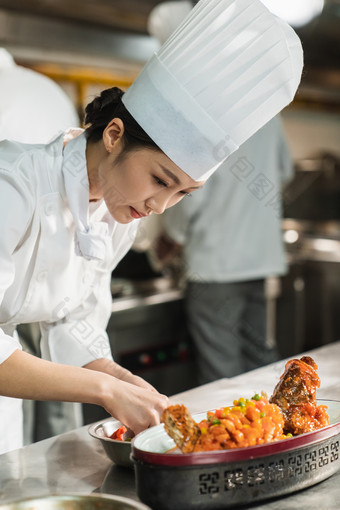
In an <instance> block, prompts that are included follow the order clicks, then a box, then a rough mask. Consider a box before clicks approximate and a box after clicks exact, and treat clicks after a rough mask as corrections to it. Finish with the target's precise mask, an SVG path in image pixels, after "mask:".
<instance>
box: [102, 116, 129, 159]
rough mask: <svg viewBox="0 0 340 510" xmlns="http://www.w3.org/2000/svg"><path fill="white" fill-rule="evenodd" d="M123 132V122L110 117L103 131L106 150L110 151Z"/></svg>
mask: <svg viewBox="0 0 340 510" xmlns="http://www.w3.org/2000/svg"><path fill="white" fill-rule="evenodd" d="M123 134H124V122H123V121H122V120H121V119H119V118H114V119H112V120H111V121H110V122H109V123H108V125H107V126H106V128H105V129H104V131H103V142H104V145H105V149H106V150H107V152H112V150H113V148H114V147H115V145H116V144H117V142H118V141H119V140H121V139H122V137H123Z"/></svg>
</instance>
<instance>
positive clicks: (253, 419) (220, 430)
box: [194, 394, 291, 452]
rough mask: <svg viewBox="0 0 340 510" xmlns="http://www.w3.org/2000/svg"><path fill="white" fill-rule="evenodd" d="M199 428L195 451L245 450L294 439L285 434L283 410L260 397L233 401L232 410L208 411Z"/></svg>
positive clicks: (224, 408) (223, 408)
mask: <svg viewBox="0 0 340 510" xmlns="http://www.w3.org/2000/svg"><path fill="white" fill-rule="evenodd" d="M198 425H199V428H200V431H201V434H200V437H199V439H198V441H197V442H196V444H195V447H194V451H195V452H205V451H213V450H226V449H230V448H243V447H247V446H255V445H259V444H263V443H270V442H273V441H278V440H280V439H286V438H287V437H291V434H288V435H285V434H284V433H283V426H284V419H283V416H282V413H281V410H280V408H279V407H278V406H277V405H275V404H269V402H268V400H267V398H265V397H264V396H261V395H258V394H256V395H254V397H253V398H251V399H244V398H240V399H239V400H234V406H233V407H222V408H220V409H217V410H216V411H214V412H208V413H207V418H206V419H205V420H202V421H201V422H200V423H199V424H198Z"/></svg>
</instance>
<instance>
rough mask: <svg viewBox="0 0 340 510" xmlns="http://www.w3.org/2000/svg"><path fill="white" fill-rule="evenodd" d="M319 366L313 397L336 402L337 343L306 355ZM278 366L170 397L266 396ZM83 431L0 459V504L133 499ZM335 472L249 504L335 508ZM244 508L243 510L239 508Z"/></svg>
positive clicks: (123, 473)
mask: <svg viewBox="0 0 340 510" xmlns="http://www.w3.org/2000/svg"><path fill="white" fill-rule="evenodd" d="M308 354H309V355H311V356H312V357H313V358H314V359H315V361H316V362H317V363H318V365H319V375H320V378H321V381H322V383H321V389H320V390H319V391H318V398H327V399H333V400H338V399H339V400H340V376H339V359H340V342H336V343H332V344H330V345H327V346H324V347H321V348H319V349H315V350H313V351H310V352H309V353H308ZM283 367H284V361H280V362H277V363H274V364H272V365H269V366H267V367H263V368H260V369H257V370H254V371H251V372H248V373H246V374H242V375H240V376H238V377H234V378H232V379H221V380H219V381H216V382H214V383H210V384H207V385H204V386H201V387H199V388H195V389H193V390H189V391H186V392H184V393H181V394H179V395H175V396H174V397H172V399H171V400H172V401H173V402H179V403H183V404H185V405H187V406H188V408H189V410H190V411H191V412H192V413H195V412H199V411H203V410H207V409H212V408H214V407H219V406H221V405H225V404H226V402H229V401H230V400H232V399H234V398H237V397H239V396H251V394H252V393H254V391H260V390H264V391H267V392H268V393H271V392H272V390H273V387H274V385H275V384H276V382H277V380H278V378H279V376H280V375H281V373H282V371H283ZM87 429H88V427H87V426H86V427H81V428H79V429H76V430H74V431H72V432H68V433H66V434H61V435H59V436H56V437H54V438H50V439H46V440H44V441H40V442H39V443H35V444H32V445H29V446H26V447H24V448H21V449H19V450H14V451H13V452H10V453H7V454H3V455H0V504H1V503H4V502H8V501H11V500H17V499H22V498H28V497H33V496H38V495H39V496H40V495H41V496H42V495H49V494H62V493H74V494H75V493H77V494H91V493H107V494H115V495H120V496H125V497H129V498H131V499H134V500H137V499H138V498H137V496H136V491H135V486H134V474H133V470H131V469H127V468H119V467H116V466H115V465H113V464H112V463H111V461H110V460H109V459H108V458H107V457H106V454H105V452H104V450H103V448H102V445H101V443H100V442H99V441H97V440H96V439H94V438H92V437H90V436H89V434H88V431H87ZM339 501H340V471H339V472H337V473H336V474H335V475H333V476H332V477H330V478H328V479H327V480H325V481H323V482H322V483H320V484H318V485H315V486H313V487H310V488H308V489H305V490H303V491H301V492H298V493H294V494H292V495H290V496H286V497H284V498H280V499H277V500H274V501H270V502H268V501H266V502H264V503H263V504H258V505H255V506H254V505H253V506H251V508H252V509H257V510H260V509H261V510H264V509H265V510H302V509H303V510H305V509H307V508H308V509H309V510H310V509H312V510H314V509H315V510H316V509H317V510H319V509H320V508H324V509H325V510H338V509H339ZM243 508H244V507H243Z"/></svg>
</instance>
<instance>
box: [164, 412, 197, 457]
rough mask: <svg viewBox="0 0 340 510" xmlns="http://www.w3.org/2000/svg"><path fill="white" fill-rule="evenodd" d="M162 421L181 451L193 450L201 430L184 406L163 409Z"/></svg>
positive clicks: (188, 451)
mask: <svg viewBox="0 0 340 510" xmlns="http://www.w3.org/2000/svg"><path fill="white" fill-rule="evenodd" d="M162 422H163V423H164V428H165V430H166V432H167V433H168V434H169V436H170V437H171V438H172V439H173V440H174V441H175V443H176V445H177V446H178V448H179V449H180V450H181V451H182V452H183V453H191V452H193V450H194V447H195V444H196V442H197V440H198V438H199V436H200V434H201V431H200V428H199V426H198V425H197V423H196V422H195V421H194V420H193V418H192V417H191V415H190V413H189V411H188V409H187V408H186V407H185V406H183V405H175V406H170V407H168V408H167V409H165V411H164V412H163V415H162Z"/></svg>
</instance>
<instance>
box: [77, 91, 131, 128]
mask: <svg viewBox="0 0 340 510" xmlns="http://www.w3.org/2000/svg"><path fill="white" fill-rule="evenodd" d="M123 94H124V92H123V91H122V90H121V89H119V88H118V87H112V88H110V89H106V90H103V92H102V93H101V94H100V95H99V96H97V97H95V98H94V100H93V101H91V103H89V104H88V105H87V106H86V108H85V124H93V123H94V122H96V120H97V119H98V116H101V115H102V112H103V110H105V109H106V108H107V109H109V110H110V111H112V112H114V110H115V108H116V107H117V105H119V104H120V103H121V101H122V96H123Z"/></svg>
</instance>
